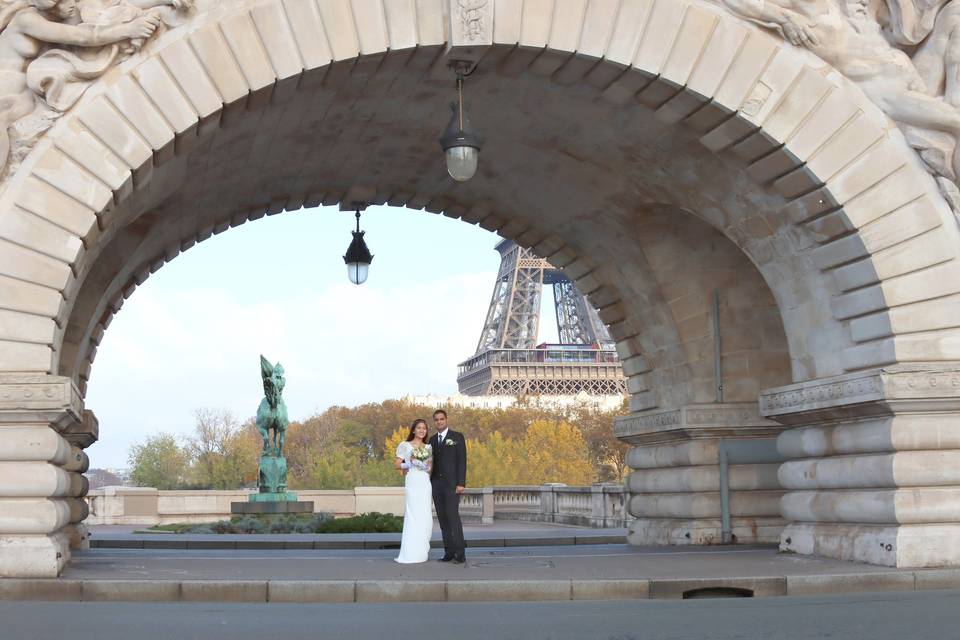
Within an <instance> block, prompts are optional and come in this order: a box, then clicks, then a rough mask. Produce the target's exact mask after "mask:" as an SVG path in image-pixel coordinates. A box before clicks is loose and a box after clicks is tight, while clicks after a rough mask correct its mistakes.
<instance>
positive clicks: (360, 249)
mask: <svg viewBox="0 0 960 640" xmlns="http://www.w3.org/2000/svg"><path fill="white" fill-rule="evenodd" d="M359 225H360V222H359V218H358V219H357V226H359ZM352 233H353V240H352V241H351V242H350V246H349V247H347V253H346V255H345V256H343V262H344V264H346V265H347V276H348V277H349V278H350V282H352V283H353V284H363V283H364V282H366V281H367V273H368V272H369V270H370V264H371V263H372V262H373V255H372V254H371V253H370V249H368V248H367V243H366V242H364V241H363V234H364V232H363V231H353V232H352Z"/></svg>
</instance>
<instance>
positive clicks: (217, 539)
mask: <svg viewBox="0 0 960 640" xmlns="http://www.w3.org/2000/svg"><path fill="white" fill-rule="evenodd" d="M143 529H144V528H143V527H134V526H117V525H110V526H105V525H99V526H93V527H90V534H91V535H90V548H91V549H394V548H399V545H400V534H399V533H327V534H296V533H295V534H290V533H285V534H213V535H210V534H182V533H163V532H156V533H154V532H150V533H134V532H135V531H140V530H143ZM463 532H464V537H465V538H466V540H467V545H468V547H470V548H479V547H515V546H557V545H563V546H573V545H584V544H625V543H626V540H627V538H626V536H627V530H626V529H588V528H585V527H566V526H561V525H553V524H543V523H530V522H503V523H500V522H498V523H494V524H492V525H473V526H470V525H467V526H464V528H463ZM431 547H432V548H434V549H437V548H442V547H443V543H442V540H441V537H440V529H439V528H437V527H436V526H434V532H433V539H432V541H431Z"/></svg>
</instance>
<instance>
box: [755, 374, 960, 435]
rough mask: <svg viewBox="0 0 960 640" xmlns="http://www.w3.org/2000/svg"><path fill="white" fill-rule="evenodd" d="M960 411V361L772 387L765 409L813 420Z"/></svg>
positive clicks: (768, 413)
mask: <svg viewBox="0 0 960 640" xmlns="http://www.w3.org/2000/svg"><path fill="white" fill-rule="evenodd" d="M957 410H960V364H955V363H949V364H929V365H894V366H890V367H884V368H880V369H871V370H868V371H857V372H854V373H848V374H844V375H840V376H833V377H830V378H821V379H819V380H810V381H808V382H801V383H798V384H792V385H787V386H784V387H778V388H776V389H768V390H766V391H764V392H762V393H761V394H760V413H761V414H762V415H763V416H764V417H766V418H770V419H772V420H776V421H778V422H781V423H783V424H808V423H813V422H822V421H824V420H841V419H851V418H857V417H866V416H871V415H884V414H891V413H895V412H897V411H910V412H917V411H919V412H922V411H957Z"/></svg>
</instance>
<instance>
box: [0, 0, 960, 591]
mask: <svg viewBox="0 0 960 640" xmlns="http://www.w3.org/2000/svg"><path fill="white" fill-rule="evenodd" d="M882 2H884V3H886V4H887V5H888V8H889V9H891V10H890V11H874V9H875V8H876V7H875V6H874V5H875V4H877V3H868V5H869V6H861V5H859V4H857V3H853V5H851V6H850V7H847V5H846V4H843V3H840V2H829V1H827V0H822V1H817V2H813V1H811V2H802V3H796V2H786V0H765V1H764V2H753V1H751V2H746V1H745V0H469V1H467V0H196V2H195V3H194V4H195V6H194V7H193V8H192V9H190V10H189V11H184V10H182V8H181V9H177V8H175V7H173V6H163V7H159V8H157V11H158V12H159V13H160V14H162V18H161V19H160V22H162V25H163V26H162V27H159V26H158V25H157V24H156V23H157V20H152V19H148V18H145V17H144V16H142V15H139V14H137V11H136V9H135V8H130V10H129V11H127V10H126V9H125V10H124V11H121V12H111V11H106V12H104V10H103V7H102V5H101V4H100V3H96V2H86V1H85V0H79V2H78V6H79V15H78V19H79V20H80V22H81V23H84V24H73V22H74V21H73V20H70V21H63V20H61V18H60V17H58V16H60V14H59V13H57V12H56V11H50V12H46V13H43V14H42V15H40V14H38V13H36V11H35V9H34V8H33V7H32V5H29V3H24V4H23V7H22V8H21V7H20V6H19V5H17V6H12V8H11V11H13V12H14V13H16V12H17V11H30V12H33V13H32V14H31V16H30V18H29V19H25V20H21V19H16V17H15V16H14V18H13V19H11V20H10V21H9V22H8V23H7V24H5V25H3V26H2V27H0V48H2V47H4V46H8V45H9V42H28V43H30V46H25V47H20V46H17V47H9V48H8V50H5V51H6V53H5V54H4V55H8V56H11V57H13V58H16V57H17V56H19V58H16V59H15V61H16V63H17V64H14V65H12V66H11V69H13V67H16V68H17V69H22V73H21V71H15V70H8V72H6V74H7V75H5V76H3V78H0V80H3V82H0V98H2V100H0V169H2V172H0V576H14V575H22V576H27V575H37V576H41V575H42V576H54V575H57V573H58V572H59V571H60V569H61V568H62V566H63V563H64V562H65V561H66V559H67V558H68V557H69V548H70V546H71V544H72V545H74V546H78V545H82V544H83V539H84V531H83V526H82V520H83V516H84V507H83V504H82V500H81V499H80V498H81V497H82V496H83V494H84V491H85V483H84V481H83V479H82V477H81V475H80V472H81V471H82V470H83V469H84V468H85V467H86V464H87V461H86V456H85V454H84V453H83V451H82V449H83V448H84V447H86V446H88V445H89V444H90V443H91V442H92V441H93V440H94V439H96V437H97V423H96V420H95V418H94V417H93V415H92V414H91V413H89V412H88V411H86V410H85V407H84V405H83V398H84V396H85V394H86V389H87V385H88V382H89V380H90V379H91V376H92V375H94V374H93V372H94V367H93V362H94V359H95V356H96V352H97V349H98V346H99V345H100V343H101V341H102V340H104V339H105V336H106V335H107V331H108V328H109V326H110V322H111V320H112V318H113V316H114V315H115V314H117V313H118V312H119V311H120V310H121V308H122V306H123V304H124V301H125V300H126V299H128V298H129V297H130V296H132V295H135V294H136V290H137V288H138V287H139V286H140V285H141V284H143V283H144V282H145V281H146V280H147V279H148V278H149V277H150V275H151V274H153V273H154V272H156V271H157V270H158V269H161V268H162V267H163V266H164V265H165V264H166V263H167V262H169V261H171V260H174V259H176V257H177V256H178V255H179V254H180V253H182V252H183V251H187V250H189V249H190V248H191V247H193V246H194V245H196V244H197V243H198V242H202V241H204V240H207V239H208V238H211V237H213V236H214V235H217V234H219V233H223V232H226V231H228V230H229V229H231V228H233V227H236V226H239V225H241V224H245V223H247V222H249V221H254V220H258V219H261V218H264V217H265V216H269V215H274V214H279V213H281V212H284V211H290V212H292V211H297V210H300V209H302V208H304V207H314V206H317V205H336V204H340V203H343V202H347V203H349V202H352V201H355V200H357V194H364V196H363V200H364V201H365V202H369V203H370V204H375V205H382V204H388V205H391V206H395V207H406V208H408V209H413V210H421V211H427V212H430V213H435V214H439V215H444V216H447V217H450V218H456V219H459V220H462V221H464V222H465V223H468V224H476V225H479V226H481V227H483V228H484V229H488V230H490V231H494V232H496V233H498V234H499V235H501V236H502V237H504V238H508V239H511V240H513V241H515V242H516V243H517V244H518V245H519V246H521V247H525V248H529V249H532V250H533V251H534V252H535V253H536V254H537V255H539V256H541V257H543V258H546V259H547V260H549V262H550V264H552V265H553V266H555V267H557V268H559V269H562V270H563V271H564V272H565V274H566V275H568V276H569V278H570V279H571V280H573V281H574V282H575V283H576V285H577V288H578V289H579V290H580V291H581V292H582V293H584V294H585V295H586V296H587V297H588V299H589V300H590V302H591V304H593V305H594V306H595V307H596V309H597V311H598V314H599V316H600V318H601V319H602V320H603V322H604V323H605V324H606V325H607V326H608V327H609V330H610V335H611V336H612V337H613V338H614V339H615V340H616V343H617V350H618V353H619V354H620V356H621V358H620V359H621V361H622V363H623V368H624V374H625V376H626V377H627V379H628V390H629V392H630V410H631V414H630V415H629V416H626V417H624V418H623V419H622V420H620V421H618V423H617V425H616V427H615V430H616V433H617V434H618V435H619V436H620V437H621V438H623V439H624V440H626V441H628V442H631V443H632V444H633V445H634V446H635V449H634V450H633V452H632V453H631V455H630V465H631V467H632V468H633V473H632V475H631V477H630V488H631V492H632V494H633V495H632V498H631V499H630V510H631V512H632V513H633V514H634V515H635V516H637V521H636V522H635V523H634V526H633V527H632V529H631V534H630V539H631V540H632V541H633V542H635V543H638V544H640V543H643V544H647V543H656V544H685V543H696V544H711V543H715V542H716V541H717V540H718V539H720V540H721V541H722V540H723V538H724V536H725V535H729V536H730V537H731V538H732V537H733V536H735V537H736V540H737V541H742V542H747V541H775V540H777V539H779V540H780V544H781V546H782V547H783V548H785V549H789V550H793V551H796V552H799V553H819V554H824V555H830V556H835V557H840V558H849V559H856V560H863V561H867V562H874V563H879V564H886V565H891V566H904V567H905V566H937V565H960V554H958V547H957V544H955V542H954V541H956V540H960V535H958V534H960V476H958V473H957V469H958V468H960V466H958V465H957V459H958V457H960V420H958V416H960V414H958V405H957V400H958V394H960V387H958V384H960V382H958V374H957V371H958V368H960V227H958V224H957V217H956V213H955V212H956V211H957V210H960V190H958V188H957V184H956V180H957V175H958V174H960V153H958V151H957V149H958V145H957V141H958V137H960V109H958V105H956V104H954V102H955V101H956V100H957V96H960V90H958V87H956V86H954V85H955V84H956V82H955V81H956V78H958V77H960V75H958V74H957V68H956V64H955V62H954V61H955V60H957V59H960V40H958V39H956V38H955V37H954V35H953V34H954V33H960V30H958V29H957V26H958V25H957V20H956V18H955V17H954V13H953V12H952V11H951V12H946V13H944V14H943V15H941V16H940V18H939V19H937V13H938V12H939V11H940V10H941V9H942V8H943V6H944V4H943V3H937V2H933V3H927V5H929V6H927V8H926V9H923V10H922V11H921V12H920V13H921V14H923V15H915V17H916V18H917V20H916V21H915V23H911V24H904V23H902V17H903V15H904V14H903V12H901V11H898V10H897V9H898V3H899V2H900V0H882ZM178 4H179V3H178ZM861 9H862V11H861ZM914 9H916V7H912V9H911V11H913V10H914ZM848 10H849V11H848ZM910 15H914V14H913V13H911V14H910ZM38 21H39V23H41V27H42V28H36V23H38ZM44 21H46V22H51V23H55V24H54V25H43V24H42V23H43V22H44ZM31 25H33V26H31ZM93 25H96V27H94V26H93ZM803 33H812V34H814V35H816V36H817V38H814V39H810V38H806V39H805V38H802V37H800V36H799V35H798V34H803ZM51 34H59V35H51ZM783 34H786V35H787V36H788V38H784V36H783ZM43 38H47V40H44V39H43ZM791 39H792V41H791ZM48 40H53V41H48ZM4 43H7V44H4ZM817 43H825V44H824V45H823V46H821V45H820V44H817ZM838 43H846V44H847V45H848V46H846V47H845V46H841V44H838ZM808 47H809V48H808ZM78 49H80V50H83V54H84V55H83V56H82V58H83V60H85V61H86V62H85V63H84V64H83V65H81V66H82V67H83V68H82V69H81V68H78V67H77V66H76V62H77V60H79V59H80V58H79V57H78V56H77V55H75V52H76V50H78ZM867 54H869V55H867ZM917 56H920V58H918V57H917ZM454 61H460V62H468V63H471V64H472V63H474V62H476V63H477V64H476V67H475V70H474V71H473V72H472V73H471V74H470V75H469V77H468V78H467V79H466V88H465V95H466V100H467V102H468V104H469V106H470V108H471V114H472V118H473V122H474V124H475V125H476V127H477V129H478V130H479V131H480V132H481V133H482V134H483V136H484V137H485V143H484V148H483V151H482V153H481V160H480V168H479V170H478V172H477V174H476V176H475V177H474V178H473V179H471V180H470V181H469V182H464V183H456V182H454V181H453V180H451V179H450V178H449V176H447V174H446V171H445V168H444V164H443V156H442V153H441V152H440V149H439V147H438V145H437V143H436V140H437V137H438V135H439V134H440V132H441V130H442V129H443V126H444V125H445V124H446V122H447V120H448V118H449V107H448V105H449V103H450V101H451V99H452V98H453V96H454V95H455V94H454V76H453V72H452V71H451V69H450V68H449V64H450V63H451V62H454ZM885 76H888V77H885ZM4 78H5V79H6V80H4ZM4 82H6V83H7V84H4ZM955 165H957V166H955ZM278 250H279V249H278ZM744 452H753V453H752V454H751V455H749V456H745V455H743V454H744ZM758 452H760V453H763V452H766V453H765V454H764V455H759V453H758ZM721 467H724V468H726V474H724V477H725V478H726V479H727V480H728V484H727V487H728V489H729V495H728V496H727V497H728V498H729V500H724V499H723V496H722V495H721V491H720V486H721V482H720V480H721ZM723 504H727V506H728V507H729V508H728V509H724V508H723ZM724 514H728V515H729V527H727V526H726V524H725V522H723V520H724V519H725V518H724V517H723V516H724Z"/></svg>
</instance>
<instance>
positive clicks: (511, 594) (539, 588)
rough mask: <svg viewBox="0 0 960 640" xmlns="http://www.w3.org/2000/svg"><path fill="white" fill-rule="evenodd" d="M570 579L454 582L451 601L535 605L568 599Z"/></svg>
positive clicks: (449, 593) (450, 588)
mask: <svg viewBox="0 0 960 640" xmlns="http://www.w3.org/2000/svg"><path fill="white" fill-rule="evenodd" d="M569 599H570V580H456V581H454V580H451V581H449V582H447V600H449V601H450V602H535V601H544V600H569Z"/></svg>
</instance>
